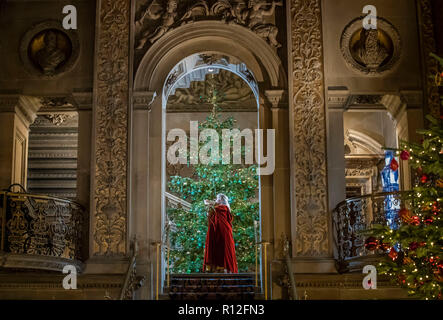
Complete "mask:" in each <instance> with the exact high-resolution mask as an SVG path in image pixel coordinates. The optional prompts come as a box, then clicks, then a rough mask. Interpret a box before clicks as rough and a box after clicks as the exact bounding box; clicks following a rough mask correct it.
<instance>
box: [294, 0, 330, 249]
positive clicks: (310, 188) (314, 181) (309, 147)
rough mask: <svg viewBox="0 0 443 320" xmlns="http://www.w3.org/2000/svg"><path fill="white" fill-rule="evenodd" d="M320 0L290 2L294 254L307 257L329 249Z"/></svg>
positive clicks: (295, 0)
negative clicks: (294, 217)
mask: <svg viewBox="0 0 443 320" xmlns="http://www.w3.org/2000/svg"><path fill="white" fill-rule="evenodd" d="M320 2H321V1H320V0H309V1H306V0H292V1H291V26H292V30H291V33H292V35H291V37H292V69H293V97H292V99H293V110H292V113H293V121H294V122H293V124H292V126H293V128H294V130H293V132H292V135H293V152H294V154H293V156H294V160H293V161H294V162H293V168H294V174H295V177H294V187H295V188H294V189H295V198H296V199H295V203H296V206H297V207H296V231H295V232H296V234H295V237H296V238H295V240H296V241H295V253H296V255H297V256H306V257H308V256H311V257H312V256H327V255H328V254H329V243H328V209H327V208H328V205H327V203H328V202H327V194H326V192H327V191H326V190H327V189H328V188H327V182H326V181H327V180H326V179H327V178H326V129H325V97H324V90H323V88H324V83H323V77H324V75H323V55H322V52H323V48H322V26H321V10H320Z"/></svg>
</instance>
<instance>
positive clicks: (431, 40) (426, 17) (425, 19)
mask: <svg viewBox="0 0 443 320" xmlns="http://www.w3.org/2000/svg"><path fill="white" fill-rule="evenodd" d="M418 3H419V5H418V6H419V13H420V18H419V21H420V23H419V27H420V33H421V48H422V53H423V54H422V57H423V58H422V59H423V60H424V69H425V70H424V72H423V73H424V75H423V76H424V79H423V80H424V87H425V95H426V96H425V98H426V102H425V106H426V107H427V110H428V112H430V113H431V114H432V115H434V116H435V117H439V116H440V97H439V96H440V95H439V93H438V87H437V86H436V85H435V80H434V79H435V75H436V74H437V73H438V65H439V64H438V62H437V61H436V60H435V59H431V58H430V57H429V55H430V54H431V53H435V52H436V43H435V36H434V23H433V20H432V4H431V1H430V0H419V1H418Z"/></svg>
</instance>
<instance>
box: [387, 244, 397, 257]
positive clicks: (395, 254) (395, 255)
mask: <svg viewBox="0 0 443 320" xmlns="http://www.w3.org/2000/svg"><path fill="white" fill-rule="evenodd" d="M388 256H389V258H391V259H392V260H395V259H397V257H398V252H397V251H395V248H394V247H392V248H391V251H389V254H388Z"/></svg>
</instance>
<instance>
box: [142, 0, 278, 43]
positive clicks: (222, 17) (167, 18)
mask: <svg viewBox="0 0 443 320" xmlns="http://www.w3.org/2000/svg"><path fill="white" fill-rule="evenodd" d="M281 6H283V2H282V1H274V0H272V1H265V0H249V1H245V0H217V1H214V0H199V1H190V0H185V1H177V0H167V1H159V0H148V1H146V0H143V1H138V2H137V5H136V14H135V33H136V36H135V38H136V41H135V47H136V49H137V50H139V51H142V52H143V51H145V49H146V48H148V47H149V46H151V45H152V44H153V43H154V42H156V41H157V40H158V39H160V38H161V37H163V36H164V35H165V34H166V33H167V32H168V31H170V30H173V29H175V28H177V27H179V26H181V25H183V24H187V23H192V22H195V21H201V20H216V21H222V22H225V23H228V24H236V25H241V26H243V27H245V28H248V29H250V30H251V31H253V32H255V33H256V34H257V35H259V36H260V37H261V38H263V39H264V40H265V41H267V42H268V43H269V44H270V45H271V46H272V47H274V48H280V47H281V44H280V43H279V42H278V41H277V34H278V32H279V30H278V28H277V26H276V25H275V22H274V20H275V18H274V16H275V9H276V8H277V7H281Z"/></svg>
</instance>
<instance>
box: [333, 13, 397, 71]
mask: <svg viewBox="0 0 443 320" xmlns="http://www.w3.org/2000/svg"><path fill="white" fill-rule="evenodd" d="M363 18H364V17H359V18H356V19H354V20H352V21H351V22H350V23H349V24H348V25H347V26H346V27H345V29H344V31H343V34H342V36H341V40H340V49H341V52H342V54H343V57H344V59H345V61H346V63H347V64H348V65H349V66H350V67H351V68H352V69H353V70H356V71H358V72H360V73H363V74H366V75H373V76H377V75H381V74H384V73H386V72H388V71H390V70H392V69H393V68H394V66H395V65H396V64H397V62H398V61H399V59H400V54H401V40H400V34H399V33H398V31H397V29H396V28H395V27H394V26H393V25H392V24H391V23H390V22H388V21H387V20H386V19H383V18H381V17H378V18H377V29H376V30H374V29H370V30H365V29H364V28H363Z"/></svg>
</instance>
